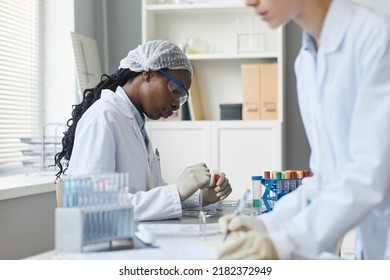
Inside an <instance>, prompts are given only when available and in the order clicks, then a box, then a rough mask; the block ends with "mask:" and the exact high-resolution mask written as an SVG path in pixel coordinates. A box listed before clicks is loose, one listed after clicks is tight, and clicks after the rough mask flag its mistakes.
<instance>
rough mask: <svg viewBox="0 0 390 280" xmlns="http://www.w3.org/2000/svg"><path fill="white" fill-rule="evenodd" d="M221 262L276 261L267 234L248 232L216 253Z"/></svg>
mask: <svg viewBox="0 0 390 280" xmlns="http://www.w3.org/2000/svg"><path fill="white" fill-rule="evenodd" d="M218 258H219V259H221V260H277V259H279V257H278V254H277V253H276V249H275V246H274V244H273V242H272V240H271V238H270V237H269V235H268V234H267V233H260V232H259V231H257V230H251V231H248V232H247V233H246V234H245V236H243V237H241V238H240V239H238V240H237V241H235V242H233V243H228V244H227V245H225V247H224V248H222V250H221V251H220V252H219V253H218Z"/></svg>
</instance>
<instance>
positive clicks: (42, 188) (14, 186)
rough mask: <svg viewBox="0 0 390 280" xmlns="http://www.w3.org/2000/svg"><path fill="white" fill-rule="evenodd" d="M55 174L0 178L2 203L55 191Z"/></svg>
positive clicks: (0, 198)
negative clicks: (7, 200)
mask: <svg viewBox="0 0 390 280" xmlns="http://www.w3.org/2000/svg"><path fill="white" fill-rule="evenodd" d="M54 179H55V176H54V174H50V175H46V174H40V173H34V174H28V175H26V174H19V175H13V176H4V177H0V201H1V200H6V199H12V198H17V197H23V196H29V195H34V194H40V193H47V192H52V191H55V187H56V185H55V184H54Z"/></svg>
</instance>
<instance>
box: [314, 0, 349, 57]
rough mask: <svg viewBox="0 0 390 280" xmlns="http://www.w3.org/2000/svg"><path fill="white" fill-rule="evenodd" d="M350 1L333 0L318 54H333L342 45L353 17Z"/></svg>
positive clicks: (326, 17) (323, 28) (323, 29)
mask: <svg viewBox="0 0 390 280" xmlns="http://www.w3.org/2000/svg"><path fill="white" fill-rule="evenodd" d="M352 9H353V4H352V3H351V1H350V0H332V1H331V3H330V6H329V9H328V12H327V14H326V16H325V20H324V24H323V27H322V30H321V35H320V40H319V44H318V52H321V53H332V52H335V51H336V50H337V49H338V48H339V47H340V45H341V43H342V41H343V39H344V37H345V35H346V32H347V27H348V25H349V24H350V21H351V19H352V18H351V17H352Z"/></svg>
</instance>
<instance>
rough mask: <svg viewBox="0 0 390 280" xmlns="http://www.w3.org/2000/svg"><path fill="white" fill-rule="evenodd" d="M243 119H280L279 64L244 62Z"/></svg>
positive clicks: (242, 69)
mask: <svg viewBox="0 0 390 280" xmlns="http://www.w3.org/2000/svg"><path fill="white" fill-rule="evenodd" d="M241 76H242V119H243V120H277V119H278V109H279V108H278V107H279V106H278V65H277V64H276V63H268V64H266V63H261V64H242V65H241Z"/></svg>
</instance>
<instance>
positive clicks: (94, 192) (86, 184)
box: [55, 173, 135, 252]
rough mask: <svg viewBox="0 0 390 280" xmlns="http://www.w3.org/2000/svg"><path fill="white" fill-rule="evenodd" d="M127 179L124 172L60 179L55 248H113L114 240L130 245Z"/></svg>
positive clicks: (131, 231)
mask: <svg viewBox="0 0 390 280" xmlns="http://www.w3.org/2000/svg"><path fill="white" fill-rule="evenodd" d="M128 181H129V176H128V174H125V173H109V174H99V175H91V176H86V177H69V178H64V179H62V180H61V183H60V184H59V185H58V187H57V200H59V203H58V204H59V207H58V208H57V209H56V212H55V247H56V251H57V252H84V251H93V250H105V249H112V248H113V242H114V241H115V242H116V241H118V242H119V241H124V242H126V243H127V245H131V244H132V240H133V238H134V228H135V223H134V213H133V207H132V205H130V203H129V201H128V195H127V194H128V191H129V187H128Z"/></svg>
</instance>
